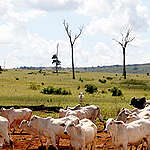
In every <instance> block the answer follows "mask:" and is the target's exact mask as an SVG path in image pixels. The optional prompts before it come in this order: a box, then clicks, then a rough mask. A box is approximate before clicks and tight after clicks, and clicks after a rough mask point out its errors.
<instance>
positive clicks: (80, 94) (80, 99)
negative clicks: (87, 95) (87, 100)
mask: <svg viewBox="0 0 150 150" xmlns="http://www.w3.org/2000/svg"><path fill="white" fill-rule="evenodd" d="M79 101H80V104H81V105H83V101H84V94H83V93H82V92H80V93H79Z"/></svg>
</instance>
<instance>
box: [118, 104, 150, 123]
mask: <svg viewBox="0 0 150 150" xmlns="http://www.w3.org/2000/svg"><path fill="white" fill-rule="evenodd" d="M140 118H144V119H149V118H150V107H149V106H147V107H145V108H144V109H141V110H139V109H137V108H135V109H133V110H129V109H126V108H122V109H121V111H120V113H119V114H118V116H117V120H118V121H123V122H125V123H126V122H132V121H135V120H138V119H140Z"/></svg>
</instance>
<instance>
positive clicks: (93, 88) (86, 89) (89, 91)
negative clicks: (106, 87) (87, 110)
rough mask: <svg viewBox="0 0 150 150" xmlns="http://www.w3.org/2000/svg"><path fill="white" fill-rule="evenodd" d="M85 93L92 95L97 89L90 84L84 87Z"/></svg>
mask: <svg viewBox="0 0 150 150" xmlns="http://www.w3.org/2000/svg"><path fill="white" fill-rule="evenodd" d="M85 91H86V92H88V93H90V94H93V93H94V92H97V87H96V86H95V85H92V84H86V85H85Z"/></svg>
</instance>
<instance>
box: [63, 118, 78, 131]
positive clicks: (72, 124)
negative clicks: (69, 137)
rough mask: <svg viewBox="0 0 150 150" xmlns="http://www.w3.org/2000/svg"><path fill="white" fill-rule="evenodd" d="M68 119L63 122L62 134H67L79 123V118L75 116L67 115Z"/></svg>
mask: <svg viewBox="0 0 150 150" xmlns="http://www.w3.org/2000/svg"><path fill="white" fill-rule="evenodd" d="M67 117H68V119H69V120H67V121H66V123H65V129H64V134H69V132H70V130H72V128H73V127H75V126H76V125H77V124H79V118H78V117H75V116H67Z"/></svg>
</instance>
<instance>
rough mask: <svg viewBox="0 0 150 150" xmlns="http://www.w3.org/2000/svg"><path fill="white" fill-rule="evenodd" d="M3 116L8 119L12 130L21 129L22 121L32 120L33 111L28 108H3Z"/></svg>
mask: <svg viewBox="0 0 150 150" xmlns="http://www.w3.org/2000/svg"><path fill="white" fill-rule="evenodd" d="M0 112H1V116H3V117H5V118H7V119H8V121H9V124H10V128H14V130H15V128H16V127H19V125H20V123H21V121H22V120H28V121H29V120H30V118H31V116H32V110H31V109H28V108H23V109H14V108H13V107H11V108H10V109H5V108H1V110H0Z"/></svg>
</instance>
